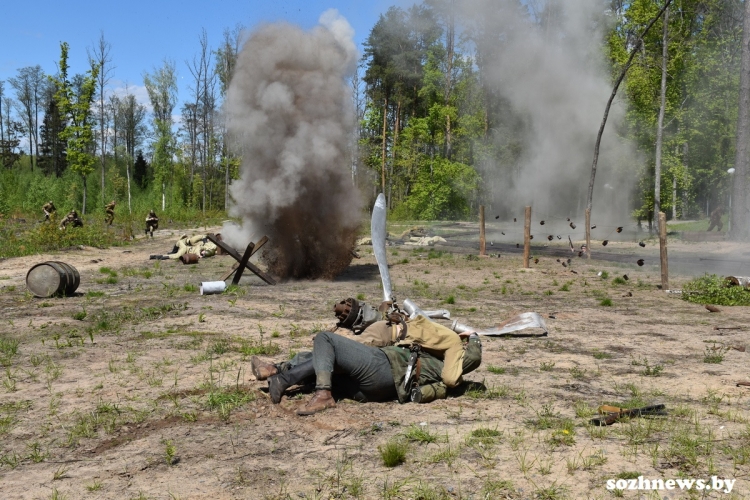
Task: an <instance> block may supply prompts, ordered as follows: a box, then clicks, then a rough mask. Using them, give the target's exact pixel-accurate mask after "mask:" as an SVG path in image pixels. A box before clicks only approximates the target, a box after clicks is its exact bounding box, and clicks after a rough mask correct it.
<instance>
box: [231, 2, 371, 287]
mask: <svg viewBox="0 0 750 500" xmlns="http://www.w3.org/2000/svg"><path fill="white" fill-rule="evenodd" d="M320 23H321V25H320V26H317V27H315V28H314V29H312V30H311V31H309V32H305V31H303V30H302V29H300V28H298V27H296V26H292V25H289V24H269V25H266V26H263V27H261V28H259V29H257V30H256V31H254V32H253V33H252V34H251V35H250V37H249V39H248V41H247V43H246V44H245V46H244V47H243V48H242V51H241V52H240V54H239V57H238V60H237V66H236V68H235V72H234V76H233V78H232V81H231V83H230V85H229V88H228V90H227V100H226V115H227V127H228V131H229V134H230V137H231V139H232V144H233V148H234V149H235V151H236V153H238V154H239V155H240V156H241V158H242V164H241V167H240V178H239V179H238V180H236V181H234V182H233V183H232V185H231V186H230V194H231V196H232V199H233V200H234V202H233V204H232V206H231V207H230V211H229V213H230V215H232V216H235V217H240V218H241V219H242V223H241V224H240V225H236V224H227V225H225V227H224V230H223V232H222V234H223V236H224V237H225V238H226V240H227V241H228V242H229V243H230V244H231V245H233V246H235V247H237V248H243V247H244V246H246V245H247V243H248V242H249V241H250V240H251V238H257V237H260V236H261V235H263V234H265V235H268V237H269V238H270V244H269V246H270V247H271V250H269V251H268V252H266V253H264V259H265V261H266V262H267V263H268V264H269V265H270V268H271V271H272V272H273V273H274V274H276V275H277V276H279V277H281V278H318V277H324V278H331V277H333V276H335V275H336V274H338V273H339V272H341V271H342V270H343V269H344V268H345V267H346V266H348V265H349V262H350V261H351V255H350V253H349V250H350V249H351V248H352V247H353V245H354V239H355V237H356V231H357V228H358V225H359V223H360V213H361V212H360V207H361V203H360V199H359V196H358V192H357V191H356V189H354V188H353V186H352V183H351V178H350V170H349V158H350V155H349V152H348V151H347V145H348V143H349V139H350V137H351V134H352V132H353V130H354V119H355V113H354V111H353V105H352V101H351V90H350V89H349V87H348V86H347V85H346V81H345V78H346V77H347V76H348V75H350V74H352V73H353V71H354V70H355V69H356V60H357V50H356V46H355V45H354V42H353V41H352V35H353V30H352V29H351V27H350V26H349V24H348V23H347V21H346V20H345V19H344V18H343V17H341V16H339V15H338V13H337V12H336V11H334V10H331V11H327V12H325V13H324V14H323V15H322V16H321V18H320Z"/></svg>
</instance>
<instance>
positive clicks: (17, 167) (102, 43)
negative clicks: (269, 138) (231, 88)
mask: <svg viewBox="0 0 750 500" xmlns="http://www.w3.org/2000/svg"><path fill="white" fill-rule="evenodd" d="M240 35H241V27H239V26H238V27H236V28H234V29H227V30H225V31H224V34H223V39H222V41H221V44H220V45H219V47H217V48H214V49H212V48H211V47H209V44H208V37H207V34H206V32H205V31H203V32H202V33H201V35H200V36H199V38H198V42H199V43H198V45H199V51H198V53H197V54H196V55H195V57H194V58H193V59H192V60H190V61H186V63H185V64H186V67H187V70H188V72H189V73H190V75H191V77H192V79H191V85H190V88H189V93H190V94H189V96H188V97H187V98H186V99H185V100H184V102H183V104H182V107H181V109H179V110H177V109H176V107H177V105H178V95H177V65H176V64H175V63H174V62H173V61H171V60H169V59H165V60H164V61H163V63H162V65H161V66H159V67H157V68H154V69H153V70H152V71H147V72H144V74H143V80H144V85H145V88H146V91H147V93H148V98H149V101H150V104H151V108H152V112H150V113H149V112H148V111H147V108H146V106H145V105H144V104H141V103H140V102H138V100H137V99H136V96H135V94H134V93H133V89H130V88H127V87H126V89H125V91H124V93H115V92H112V91H111V90H110V89H109V87H108V86H109V83H110V81H111V79H112V76H113V74H114V70H115V66H114V65H113V61H112V58H111V49H112V47H111V44H110V43H109V42H108V41H107V40H106V39H105V37H104V35H103V34H102V35H101V36H100V38H99V40H98V42H97V43H96V44H95V45H94V46H93V47H90V48H88V49H87V59H88V69H87V70H86V71H85V72H84V73H82V74H75V75H72V74H70V71H69V62H68V61H69V52H70V50H71V49H70V47H69V45H68V44H67V43H66V42H62V43H61V44H60V59H59V62H58V64H57V71H56V73H54V74H45V72H44V71H43V70H42V68H41V66H39V65H37V66H30V67H25V68H21V69H19V70H18V72H17V75H16V76H15V77H12V78H9V79H8V80H7V81H0V165H1V166H2V177H1V179H2V183H0V213H9V212H11V211H14V210H21V211H26V212H28V211H37V210H38V207H39V206H41V204H43V203H44V202H45V201H47V200H48V199H55V200H56V203H58V205H59V206H64V207H66V208H76V209H79V210H81V211H82V213H83V214H85V213H86V212H87V211H90V210H91V209H92V208H96V207H101V206H102V204H103V203H104V202H105V201H109V200H110V199H112V198H114V199H116V200H117V201H118V202H121V203H124V205H125V206H126V207H127V210H128V212H132V211H133V209H134V207H133V204H134V203H135V204H136V205H137V209H138V210H140V211H142V210H143V209H144V208H146V207H148V208H160V209H161V210H162V211H170V210H171V211H177V210H181V209H186V208H187V209H191V210H193V211H200V212H203V213H204V214H205V212H206V211H207V210H225V209H226V206H227V203H228V190H227V186H228V184H229V182H230V180H231V179H232V178H233V177H236V175H237V169H238V160H237V159H235V158H232V157H231V155H230V154H229V152H228V148H227V144H226V139H225V130H224V128H223V123H222V121H221V117H220V105H221V100H222V98H223V95H224V93H225V92H226V88H227V85H228V82H229V79H230V75H231V71H232V67H233V65H234V62H235V60H236V57H237V53H238V51H239V48H240V41H241V39H240ZM177 112H179V113H180V115H181V120H180V122H179V126H176V125H177V124H176V123H175V119H174V116H175V114H176V113H177ZM22 144H23V145H22ZM97 178H98V179H97ZM92 180H94V182H91V181H92ZM92 192H93V194H94V196H91V195H90V193H92ZM134 198H135V201H134Z"/></svg>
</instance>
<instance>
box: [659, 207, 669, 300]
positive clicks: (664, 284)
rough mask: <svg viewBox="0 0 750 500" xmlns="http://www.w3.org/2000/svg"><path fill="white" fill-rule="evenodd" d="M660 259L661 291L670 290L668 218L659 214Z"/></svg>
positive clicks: (662, 213) (661, 213)
mask: <svg viewBox="0 0 750 500" xmlns="http://www.w3.org/2000/svg"><path fill="white" fill-rule="evenodd" d="M659 258H660V260H661V289H662V290H669V264H668V261H667V216H666V214H665V213H664V212H659Z"/></svg>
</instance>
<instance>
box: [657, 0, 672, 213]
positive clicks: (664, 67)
mask: <svg viewBox="0 0 750 500" xmlns="http://www.w3.org/2000/svg"><path fill="white" fill-rule="evenodd" d="M663 22H664V30H663V32H662V48H661V93H660V103H659V120H658V123H657V125H656V161H655V165H654V221H658V220H659V212H661V153H662V142H663V136H664V111H665V107H666V102H667V35H668V34H669V7H667V9H666V10H664V21H663Z"/></svg>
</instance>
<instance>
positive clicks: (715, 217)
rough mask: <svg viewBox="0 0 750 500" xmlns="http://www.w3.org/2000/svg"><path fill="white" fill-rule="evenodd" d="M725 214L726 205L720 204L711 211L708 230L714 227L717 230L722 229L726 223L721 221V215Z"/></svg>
mask: <svg viewBox="0 0 750 500" xmlns="http://www.w3.org/2000/svg"><path fill="white" fill-rule="evenodd" d="M722 215H724V205H719V206H718V207H716V208H715V209H714V211H713V212H711V223H710V224H709V225H708V229H707V231H711V230H712V229H713V228H714V227H715V228H716V230H717V231H721V228H723V227H724V223H723V222H721V216H722Z"/></svg>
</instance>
